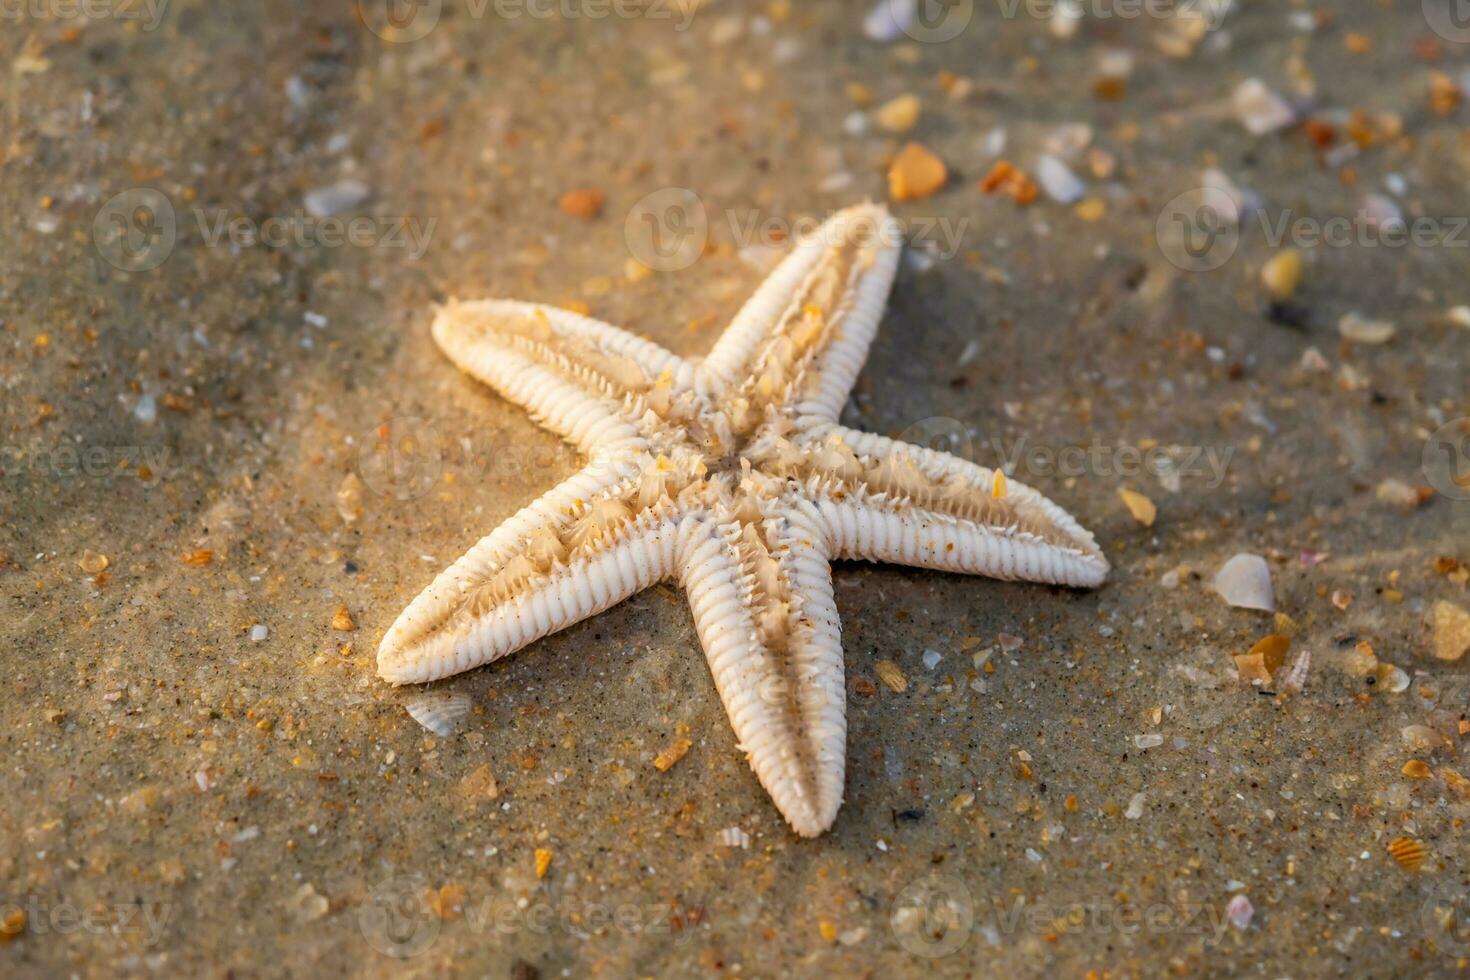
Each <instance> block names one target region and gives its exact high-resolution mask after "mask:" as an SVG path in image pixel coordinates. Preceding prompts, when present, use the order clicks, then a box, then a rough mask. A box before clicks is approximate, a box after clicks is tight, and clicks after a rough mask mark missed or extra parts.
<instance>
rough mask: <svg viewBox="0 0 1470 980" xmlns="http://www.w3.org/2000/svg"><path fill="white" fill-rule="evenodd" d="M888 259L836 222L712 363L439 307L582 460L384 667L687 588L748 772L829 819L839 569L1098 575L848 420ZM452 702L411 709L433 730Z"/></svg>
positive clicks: (1094, 579) (1021, 510) (534, 311)
mask: <svg viewBox="0 0 1470 980" xmlns="http://www.w3.org/2000/svg"><path fill="white" fill-rule="evenodd" d="M902 244H903V242H902V236H901V234H900V229H899V226H898V225H897V223H896V222H895V221H894V220H893V219H892V218H891V217H890V216H889V214H888V212H887V210H886V209H884V208H883V207H881V206H878V205H863V206H859V207H855V208H849V209H847V210H845V211H841V212H839V213H837V214H836V215H834V216H833V217H832V218H831V219H829V220H828V221H827V222H826V223H825V224H824V225H822V226H821V227H820V228H819V229H817V230H816V231H815V232H814V233H813V234H811V235H810V236H808V237H806V238H804V239H803V240H801V241H799V242H798V243H797V245H796V246H795V248H793V249H792V250H791V251H790V253H789V254H787V255H786V256H785V258H784V259H782V260H781V262H780V264H779V265H778V266H777V267H776V268H775V270H774V271H772V272H771V274H770V275H769V276H768V277H767V278H766V280H765V282H764V283H763V284H762V285H761V286H760V288H759V289H757V290H756V292H755V294H754V295H753V296H752V297H751V298H750V300H749V301H748V302H747V303H746V304H745V306H744V308H742V309H741V310H740V312H739V314H738V315H737V316H736V317H735V320H734V322H733V323H731V325H730V326H729V328H728V329H727V330H726V331H725V333H724V334H723V335H722V336H721V337H720V339H719V341H718V342H717V343H716V344H715V346H714V348H713V350H711V351H710V353H709V355H708V356H707V357H706V358H704V359H703V360H702V361H692V360H685V359H684V358H681V357H679V356H677V355H675V354H673V353H671V352H669V351H667V350H664V349H663V348H661V347H659V346H657V345H656V344H653V343H651V342H649V341H646V340H643V339H641V338H639V337H636V336H634V335H633V334H630V333H628V332H627V331H624V330H620V329H618V328H617V327H613V326H610V325H608V324H605V323H600V322H598V321H596V320H592V319H589V318H587V317H583V316H579V315H577V314H575V313H572V312H569V311H567V310H563V309H558V308H555V307H550V306H542V305H538V304H532V303H517V302H511V301H507V300H483V301H478V302H450V303H448V304H447V305H445V306H443V307H441V308H440V310H439V312H438V315H437V317H436V318H435V320H434V323H433V328H432V330H433V336H434V339H435V341H436V342H437V343H438V345H439V347H440V348H441V349H442V350H443V351H444V353H445V354H446V355H448V357H449V358H450V360H452V361H453V362H454V363H455V364H457V365H458V366H459V367H461V368H462V369H463V370H464V371H466V372H467V373H469V374H471V375H473V376H474V377H475V378H477V379H479V380H480V381H483V382H484V383H486V384H488V385H489V386H491V387H492V388H494V389H495V390H496V391H498V392H500V394H502V395H504V396H505V397H506V398H508V399H510V400H511V401H514V402H516V403H518V404H520V405H522V406H524V407H526V408H527V409H529V410H530V412H531V413H532V415H533V416H534V417H535V418H536V419H537V420H538V421H540V422H541V423H542V424H543V425H545V426H546V427H547V428H550V429H552V430H554V431H556V432H558V433H560V434H561V435H562V436H563V437H564V438H565V439H566V440H567V441H568V442H570V443H571V444H572V445H574V446H576V447H577V448H578V449H580V450H581V451H582V452H583V453H585V454H586V455H587V456H589V457H590V462H589V463H588V464H587V465H586V466H585V467H584V468H583V469H582V470H580V471H579V472H577V473H575V474H573V475H572V476H571V477H569V478H567V479H566V480H565V481H563V482H562V483H561V484H560V485H559V486H557V487H555V488H553V489H551V490H550V491H548V492H547V493H546V494H545V495H544V496H542V497H541V498H540V499H538V500H536V501H535V502H533V503H531V504H530V505H529V506H527V507H525V508H524V509H522V510H521V511H520V512H519V513H517V514H515V515H514V516H512V517H511V518H510V519H509V520H507V521H505V523H503V524H501V525H500V526H499V527H498V528H496V529H495V530H494V531H492V532H491V533H490V534H489V535H488V536H486V537H485V538H483V539H482V540H481V541H480V542H479V543H478V544H476V545H475V546H474V547H472V548H471V549H470V550H469V551H468V552H466V553H465V555H464V556H463V557H461V558H460V559H459V560H458V561H456V562H455V563H454V564H453V565H451V566H450V567H449V568H448V569H446V570H445V571H444V572H442V573H441V574H440V575H439V576H438V577H437V578H436V579H435V580H434V581H433V582H432V583H430V585H429V586H428V587H427V588H426V589H424V591H423V592H422V593H421V594H420V595H419V596H418V598H416V599H415V600H414V601H413V602H412V603H410V604H409V606H408V608H407V609H405V610H404V611H403V613H402V614H401V615H400V616H399V617H398V620H397V621H396V622H395V623H394V624H393V626H392V627H391V628H390V629H389V630H388V632H387V634H386V635H385V636H384V638H383V642H382V645H381V646H380V647H379V650H378V673H379V674H380V675H381V676H382V677H383V678H384V679H386V680H388V681H390V682H392V683H395V684H416V683H424V682H427V681H432V680H436V679H438V678H441V677H447V676H449V675H451V674H455V673H459V672H460V671H464V670H469V669H471V668H473V667H477V666H479V665H481V664H486V663H489V662H491V661H493V660H497V659H499V658H500V657H503V656H505V655H507V654H509V653H513V652H514V651H516V650H519V649H521V648H522V647H524V646H526V645H527V644H529V643H531V642H533V641H535V640H537V639H539V638H541V637H543V636H546V635H548V634H550V633H554V632H556V631H557V630H560V629H562V628H564V627H566V626H569V625H571V624H572V623H575V622H578V621H579V620H582V619H585V618H587V617H589V616H592V615H595V614H596V613H598V612H601V611H602V610H604V609H607V608H608V607H609V606H612V605H614V604H616V603H618V602H621V601H622V600H623V599H625V598H627V597H629V596H631V595H633V594H635V593H637V592H639V591H641V590H643V589H646V588H648V587H649V586H651V585H654V584H655V583H659V582H673V583H677V584H679V585H681V586H682V587H683V589H684V591H685V592H686V593H687V595H688V597H689V603H690V607H691V609H692V611H693V614H694V624H695V629H696V631H697V632H698V634H699V639H700V643H701V645H702V646H703V647H704V653H705V657H706V658H707V660H708V662H709V668H710V674H711V675H712V677H713V678H714V682H715V687H716V689H717V690H718V692H719V695H720V698H721V700H722V701H723V702H724V705H725V709H726V712H727V713H728V715H729V718H730V721H731V724H732V726H733V727H734V729H735V735H736V738H737V741H738V744H739V745H740V746H741V749H742V751H743V752H744V753H745V754H746V756H747V758H748V759H749V762H750V766H751V768H752V769H753V770H754V771H755V774H756V776H757V777H758V778H759V779H760V781H761V783H762V785H763V786H764V787H765V788H766V791H767V792H768V793H770V796H771V799H772V800H773V801H774V802H775V804H776V806H777V808H778V809H779V810H780V811H781V813H782V815H784V816H785V817H786V819H787V821H788V822H789V823H790V824H791V826H792V828H793V829H795V830H796V832H797V833H798V834H801V835H803V836H808V837H810V836H815V835H817V834H820V833H822V832H823V831H825V830H826V829H827V828H828V827H830V826H831V825H832V821H833V820H834V819H835V818H836V815H837V809H838V807H839V806H840V805H841V802H842V792H843V772H844V767H845V760H846V737H847V720H846V689H845V684H844V678H843V656H842V641H841V635H840V625H839V622H838V616H837V606H836V603H835V601H834V599H833V594H832V573H831V567H830V563H831V562H832V561H833V560H836V559H839V558H848V559H852V558H858V559H867V560H871V561H884V562H897V563H902V564H905V565H913V566H920V567H924V568H933V569H942V570H947V571H954V572H963V573H969V574H980V575H989V576H992V577H995V578H1001V579H1007V580H1027V581H1035V582H1047V583H1053V584H1057V585H1068V586H1074V587H1091V586H1095V585H1098V584H1099V583H1101V582H1102V580H1103V578H1104V577H1105V576H1106V574H1107V571H1108V563H1107V561H1106V559H1105V558H1104V557H1103V555H1102V552H1101V550H1100V549H1099V548H1098V546H1097V544H1096V542H1094V541H1093V538H1092V535H1091V534H1089V533H1088V532H1087V531H1086V530H1084V529H1083V528H1082V527H1081V526H1080V525H1079V524H1078V523H1077V522H1076V520H1074V519H1073V518H1072V516H1071V515H1070V514H1068V513H1067V512H1066V511H1064V510H1062V509H1061V508H1060V507H1058V506H1057V505H1056V504H1054V503H1052V502H1051V501H1050V500H1047V499H1046V498H1045V497H1043V496H1042V495H1041V494H1039V493H1037V492H1036V491H1035V490H1032V489H1031V488H1030V487H1027V486H1025V485H1024V484H1021V483H1018V482H1015V481H1011V480H1008V479H1006V478H1005V477H1004V476H1003V475H1000V474H997V473H995V472H994V471H992V470H989V469H986V468H984V467H981V466H977V465H976V464H974V463H971V462H969V461H968V460H965V459H961V458H959V457H957V456H951V455H949V454H947V453H942V452H937V451H934V450H931V449H927V448H924V447H920V446H915V445H911V444H909V443H904V442H898V441H895V440H892V439H887V438H884V437H882V436H877V435H872V434H870V433H866V432H860V431H858V430H855V429H850V428H847V427H845V426H843V425H841V424H839V423H838V421H837V419H838V414H839V412H841V410H842V407H843V405H844V403H846V401H847V398H848V394H849V392H850V391H851V389H852V386H853V382H854V381H855V380H856V378H857V375H858V372H859V371H860V370H861V369H862V365H863V362H864V360H866V358H867V352H868V346H869V344H870V343H871V342H872V339H873V335H874V333H875V332H876V331H877V329H878V322H879V319H880V318H881V317H882V314H883V308H884V305H885V301H886V299H887V296H888V289H889V286H890V284H891V283H892V281H893V275H894V270H895V268H896V267H897V265H898V261H899V255H900V252H901V251H902ZM427 697H428V696H424V698H427ZM441 697H442V696H441ZM452 710H460V709H449V708H445V707H441V706H439V704H438V703H437V702H428V701H425V700H424V699H423V698H420V699H418V700H416V701H415V702H413V703H411V704H410V707H409V711H410V713H412V714H413V715H414V717H415V718H416V719H418V720H419V721H420V722H421V723H422V724H424V725H425V726H426V727H428V726H429V724H430V722H429V720H426V718H427V719H432V720H433V721H434V722H435V723H439V722H441V721H442V720H443V719H444V717H445V712H446V711H452Z"/></svg>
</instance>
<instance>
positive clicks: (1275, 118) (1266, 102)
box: [1231, 78, 1296, 136]
mask: <svg viewBox="0 0 1470 980" xmlns="http://www.w3.org/2000/svg"><path fill="white" fill-rule="evenodd" d="M1231 104H1232V106H1233V108H1234V110H1235V118H1236V119H1237V120H1239V121H1240V124H1241V125H1242V126H1244V127H1245V128H1246V130H1247V131H1249V132H1250V133H1251V134H1252V135H1255V136H1264V135H1266V134H1267V133H1274V132H1276V131H1277V130H1278V129H1284V128H1285V127H1287V126H1290V125H1291V124H1292V123H1293V122H1295V121H1296V113H1295V112H1293V111H1292V108H1291V106H1290V105H1288V104H1287V102H1286V100H1285V99H1283V98H1282V97H1281V96H1279V95H1277V94H1276V93H1275V92H1273V91H1271V89H1269V88H1267V87H1266V83H1265V82H1263V81H1261V80H1260V79H1259V78H1248V79H1246V80H1245V81H1243V82H1241V83H1240V85H1239V86H1237V87H1236V89H1235V94H1234V95H1233V96H1231Z"/></svg>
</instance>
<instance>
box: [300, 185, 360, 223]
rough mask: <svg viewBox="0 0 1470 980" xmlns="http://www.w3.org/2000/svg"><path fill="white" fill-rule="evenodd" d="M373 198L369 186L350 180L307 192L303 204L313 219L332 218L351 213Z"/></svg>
mask: <svg viewBox="0 0 1470 980" xmlns="http://www.w3.org/2000/svg"><path fill="white" fill-rule="evenodd" d="M371 196H372V190H371V189H370V188H369V187H368V185H367V184H364V183H363V182H362V181H360V180H353V179H352V178H348V179H347V180H339V181H338V182H337V183H335V184H328V185H327V186H325V187H317V188H313V189H312V190H309V191H307V192H306V195H305V197H303V198H302V203H303V204H304V205H306V213H307V214H309V215H311V216H312V217H313V218H330V217H331V216H332V215H334V214H341V213H342V212H343V211H351V210H352V209H353V208H355V207H357V206H358V205H359V204H361V203H362V202H364V201H366V200H367V199H368V198H369V197H371Z"/></svg>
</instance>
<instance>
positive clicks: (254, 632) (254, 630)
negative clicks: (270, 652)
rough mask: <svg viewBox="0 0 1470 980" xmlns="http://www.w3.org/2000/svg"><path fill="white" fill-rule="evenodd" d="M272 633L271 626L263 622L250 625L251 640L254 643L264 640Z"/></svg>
mask: <svg viewBox="0 0 1470 980" xmlns="http://www.w3.org/2000/svg"><path fill="white" fill-rule="evenodd" d="M270 635H271V631H270V627H268V626H266V625H264V624H263V623H256V624H255V625H254V626H252V627H250V640H251V642H253V643H260V642H261V641H262V640H264V639H265V638H266V637H268V636H270Z"/></svg>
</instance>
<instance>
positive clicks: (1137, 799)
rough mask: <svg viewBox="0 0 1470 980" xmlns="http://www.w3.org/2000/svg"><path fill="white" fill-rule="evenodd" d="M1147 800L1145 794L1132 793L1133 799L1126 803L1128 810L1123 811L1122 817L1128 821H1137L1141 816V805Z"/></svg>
mask: <svg viewBox="0 0 1470 980" xmlns="http://www.w3.org/2000/svg"><path fill="white" fill-rule="evenodd" d="M1147 799H1148V794H1147V793H1134V794H1133V798H1132V799H1130V800H1129V801H1128V809H1126V810H1124V811H1123V816H1125V817H1127V818H1128V819H1129V820H1137V819H1138V818H1139V817H1141V816H1143V804H1144V801H1146V800H1147Z"/></svg>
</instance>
